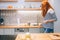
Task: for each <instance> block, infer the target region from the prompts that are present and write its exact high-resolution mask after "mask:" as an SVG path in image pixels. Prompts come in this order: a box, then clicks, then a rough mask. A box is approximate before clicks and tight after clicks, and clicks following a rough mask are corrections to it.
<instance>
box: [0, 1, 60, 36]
mask: <svg viewBox="0 0 60 40" xmlns="http://www.w3.org/2000/svg"><path fill="white" fill-rule="evenodd" d="M48 1H49V2H50V3H51V5H52V6H53V7H54V9H55V11H56V15H57V17H58V21H57V22H56V23H55V26H56V27H55V29H54V32H60V30H58V29H59V26H60V25H59V23H60V21H59V11H58V10H59V8H60V7H59V5H58V4H59V3H60V2H59V1H60V0H48ZM12 6H13V7H12ZM55 6H56V7H55ZM40 7H41V2H27V1H25V0H14V1H13V2H11V1H10V2H9V1H8V2H7V1H6V2H5V1H4V2H0V12H1V13H0V14H1V17H2V18H3V19H4V22H3V23H2V25H7V26H2V27H1V26H0V35H16V34H19V33H26V32H31V33H43V29H42V28H39V27H40V26H31V27H30V26H26V25H27V24H28V23H29V22H30V25H31V24H33V23H34V24H37V23H38V21H39V20H38V19H39V18H37V17H39V16H37V15H39V13H40ZM1 8H2V9H1ZM7 8H13V9H7ZM19 8H20V9H19ZM31 10H32V11H31ZM27 11H28V12H27ZM24 22H25V23H24ZM9 25H11V26H9ZM19 25H24V26H23V27H24V28H22V26H21V27H20V26H19ZM57 26H58V27H57ZM11 27H12V28H11ZM29 27H30V28H29ZM34 27H35V28H34Z"/></svg>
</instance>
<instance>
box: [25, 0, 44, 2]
mask: <svg viewBox="0 0 60 40" xmlns="http://www.w3.org/2000/svg"><path fill="white" fill-rule="evenodd" d="M42 1H43V0H25V2H42Z"/></svg>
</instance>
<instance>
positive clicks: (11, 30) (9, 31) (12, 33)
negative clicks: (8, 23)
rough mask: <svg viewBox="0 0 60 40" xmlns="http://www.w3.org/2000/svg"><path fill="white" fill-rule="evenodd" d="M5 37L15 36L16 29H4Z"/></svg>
mask: <svg viewBox="0 0 60 40" xmlns="http://www.w3.org/2000/svg"><path fill="white" fill-rule="evenodd" d="M4 35H14V29H4Z"/></svg>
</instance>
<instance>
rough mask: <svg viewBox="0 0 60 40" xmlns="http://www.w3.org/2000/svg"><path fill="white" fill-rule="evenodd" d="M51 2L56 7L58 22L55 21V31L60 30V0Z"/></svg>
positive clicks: (51, 0)
mask: <svg viewBox="0 0 60 40" xmlns="http://www.w3.org/2000/svg"><path fill="white" fill-rule="evenodd" d="M49 2H50V4H51V5H52V6H53V8H54V9H55V13H56V16H57V22H55V27H54V28H55V30H54V31H55V32H60V0H49Z"/></svg>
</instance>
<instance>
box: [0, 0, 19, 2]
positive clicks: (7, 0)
mask: <svg viewBox="0 0 60 40" xmlns="http://www.w3.org/2000/svg"><path fill="white" fill-rule="evenodd" d="M17 1H18V0H0V2H17Z"/></svg>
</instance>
